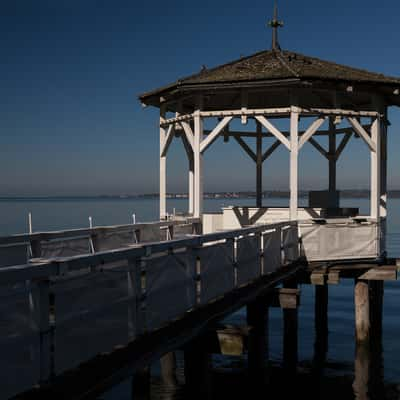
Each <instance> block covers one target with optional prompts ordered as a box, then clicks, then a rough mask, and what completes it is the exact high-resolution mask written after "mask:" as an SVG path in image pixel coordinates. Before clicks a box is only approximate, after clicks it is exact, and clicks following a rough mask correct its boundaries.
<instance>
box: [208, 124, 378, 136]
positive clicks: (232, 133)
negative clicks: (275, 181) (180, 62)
mask: <svg viewBox="0 0 400 400" xmlns="http://www.w3.org/2000/svg"><path fill="white" fill-rule="evenodd" d="M362 127H363V128H364V129H365V130H370V129H371V125H370V124H366V125H362ZM211 132H212V130H205V131H204V135H205V136H207V135H209V134H210V133H211ZM353 132H354V129H353V128H352V127H348V128H339V129H336V134H337V135H346V134H348V133H353ZM281 133H282V134H283V135H284V136H285V137H287V138H288V137H289V136H290V132H288V131H281ZM304 133H305V131H299V137H301V136H302V135H304ZM224 134H227V135H228V136H230V137H233V136H241V137H251V138H255V137H257V133H255V132H250V131H229V132H225V133H224ZM328 135H329V130H328V129H325V130H319V131H317V132H315V133H314V135H313V136H328ZM263 137H267V138H270V137H275V136H274V135H273V134H272V133H270V132H263Z"/></svg>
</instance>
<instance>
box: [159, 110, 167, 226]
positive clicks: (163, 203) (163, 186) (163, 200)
mask: <svg viewBox="0 0 400 400" xmlns="http://www.w3.org/2000/svg"><path fill="white" fill-rule="evenodd" d="M164 121H165V105H162V106H161V107H160V220H163V219H165V218H166V216H167V155H166V154H164V155H163V154H162V149H163V147H164V142H165V139H166V129H165V128H164V127H162V126H161V124H162V123H163V122H164Z"/></svg>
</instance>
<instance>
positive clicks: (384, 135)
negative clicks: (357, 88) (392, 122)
mask: <svg viewBox="0 0 400 400" xmlns="http://www.w3.org/2000/svg"><path fill="white" fill-rule="evenodd" d="M381 127H382V128H381V199H380V216H381V217H383V218H386V217H387V109H385V120H384V121H382V122H381Z"/></svg>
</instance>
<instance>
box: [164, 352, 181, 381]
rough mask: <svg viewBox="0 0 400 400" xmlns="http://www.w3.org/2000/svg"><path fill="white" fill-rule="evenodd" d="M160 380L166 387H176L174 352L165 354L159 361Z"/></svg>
mask: <svg viewBox="0 0 400 400" xmlns="http://www.w3.org/2000/svg"><path fill="white" fill-rule="evenodd" d="M160 365H161V378H162V381H163V383H164V385H166V386H171V387H173V386H176V385H177V383H178V382H177V379H176V356H175V353H174V352H170V353H167V354H165V355H164V356H162V357H161V359H160Z"/></svg>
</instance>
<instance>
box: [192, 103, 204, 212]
mask: <svg viewBox="0 0 400 400" xmlns="http://www.w3.org/2000/svg"><path fill="white" fill-rule="evenodd" d="M197 102H198V104H197V110H196V111H195V113H194V142H193V145H194V146H193V154H194V194H195V196H194V214H193V215H194V217H196V218H201V216H202V215H203V155H202V154H201V151H200V145H201V142H202V141H203V119H202V117H201V114H200V113H201V109H202V107H203V104H202V98H201V97H199V98H198V100H197Z"/></svg>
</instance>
